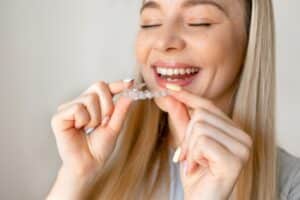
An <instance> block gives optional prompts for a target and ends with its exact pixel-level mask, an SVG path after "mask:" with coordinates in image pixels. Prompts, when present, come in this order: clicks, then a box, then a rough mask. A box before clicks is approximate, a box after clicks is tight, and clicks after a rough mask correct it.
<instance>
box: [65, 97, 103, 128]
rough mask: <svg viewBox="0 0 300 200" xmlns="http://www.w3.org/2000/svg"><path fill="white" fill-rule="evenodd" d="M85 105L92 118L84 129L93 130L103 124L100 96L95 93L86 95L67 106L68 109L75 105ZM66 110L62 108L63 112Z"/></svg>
mask: <svg viewBox="0 0 300 200" xmlns="http://www.w3.org/2000/svg"><path fill="white" fill-rule="evenodd" d="M78 103H79V104H83V105H84V106H85V107H86V109H87V111H88V113H89V116H90V121H89V122H88V123H87V124H86V125H85V127H84V129H88V128H93V127H96V126H98V124H99V123H100V122H101V108H100V103H99V98H98V95H97V94H95V93H89V94H85V95H84V96H80V97H78V98H77V99H75V100H74V101H73V102H72V103H71V104H70V105H68V106H66V107H65V108H68V107H70V106H72V105H74V104H78ZM63 109H64V108H61V110H63Z"/></svg>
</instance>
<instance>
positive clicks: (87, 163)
mask: <svg viewBox="0 0 300 200" xmlns="http://www.w3.org/2000/svg"><path fill="white" fill-rule="evenodd" d="M132 84H133V81H119V82H114V83H110V84H107V83H105V82H103V81H100V82H97V83H95V84H93V85H92V86H91V87H89V88H88V89H87V90H86V91H85V92H83V93H82V94H81V95H80V96H79V97H78V98H76V99H75V100H73V101H70V102H67V103H65V104H62V105H61V106H59V107H58V111H57V113H56V114H55V115H54V116H53V117H52V120H51V127H52V129H53V132H54V134H55V138H56V144H57V147H58V151H59V155H60V157H61V159H62V162H63V168H64V169H67V171H69V172H73V174H74V173H75V174H76V175H80V176H83V175H87V174H91V173H97V172H99V171H101V169H102V168H103V166H104V164H105V163H106V161H107V160H108V158H109V157H110V155H111V153H112V152H113V150H114V148H115V145H116V141H117V138H118V135H119V132H120V130H121V128H122V125H123V122H124V120H125V116H126V113H127V111H128V109H129V106H130V104H131V102H132V100H131V99H130V98H127V97H123V96H121V97H120V98H119V99H118V101H117V102H116V103H114V102H113V96H114V95H115V94H118V93H120V92H122V91H123V90H124V89H126V88H129V87H130V86H131V85H132ZM87 129H90V130H91V129H94V130H93V131H92V133H90V134H86V133H85V132H84V130H87Z"/></svg>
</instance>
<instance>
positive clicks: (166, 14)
mask: <svg viewBox="0 0 300 200" xmlns="http://www.w3.org/2000/svg"><path fill="white" fill-rule="evenodd" d="M244 7H245V6H244V2H243V1H239V0H223V1H221V0H215V1H213V0H209V1H189V0H170V1H166V0H153V1H151V0H148V1H146V2H145V3H144V6H143V9H142V12H141V15H140V24H141V29H140V31H139V33H138V36H137V40H136V58H137V62H138V63H139V64H140V66H141V68H140V71H141V73H142V76H143V78H144V80H145V82H146V83H147V85H148V87H150V88H151V89H152V90H160V89H162V87H165V86H166V85H163V84H162V83H159V82H157V81H156V78H155V73H154V72H153V71H154V70H153V66H155V65H154V64H155V63H157V61H163V62H164V63H167V64H165V66H166V67H170V66H172V64H171V63H187V64H188V65H189V66H197V67H199V68H200V69H201V72H200V73H201V74H200V76H197V77H196V78H195V79H193V81H192V82H191V83H190V84H188V85H184V86H183V87H179V88H178V85H177V86H175V87H177V89H179V91H177V90H176V91H173V92H172V95H170V96H167V97H162V98H157V99H155V102H156V104H157V105H158V107H159V108H160V109H162V110H163V111H165V112H167V113H168V119H169V130H170V134H169V135H170V138H169V140H170V145H171V146H173V147H179V149H180V150H181V153H180V157H179V161H180V169H181V170H180V171H181V181H182V183H183V189H184V196H185V199H188V200H194V199H195V200H196V199H206V200H210V199H211V200H218V199H220V200H221V199H222V200H225V199H228V198H229V197H230V196H231V194H232V190H233V188H234V185H235V183H236V181H237V179H238V176H239V174H240V172H241V170H242V169H243V166H244V165H245V163H247V161H248V159H249V154H250V150H251V147H252V140H251V138H250V137H249V135H248V134H247V133H245V132H244V131H243V130H241V129H240V128H239V126H238V125H237V124H235V123H234V122H233V121H232V119H230V118H229V117H228V116H229V115H230V112H231V110H232V100H233V95H234V93H235V90H236V87H237V77H238V74H239V72H240V70H241V67H242V65H243V60H244V54H245V49H246V40H247V34H246V26H245V23H246V22H245V17H244V16H245V9H244ZM168 65H169V66H168ZM174 66H175V65H174ZM173 68H175V67H173ZM170 82H171V81H170ZM173 88H174V87H173ZM180 150H178V151H179V152H180Z"/></svg>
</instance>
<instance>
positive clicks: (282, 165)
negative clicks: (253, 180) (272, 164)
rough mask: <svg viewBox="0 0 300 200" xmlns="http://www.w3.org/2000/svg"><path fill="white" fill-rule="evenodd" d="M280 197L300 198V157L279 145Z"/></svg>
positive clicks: (288, 199)
mask: <svg viewBox="0 0 300 200" xmlns="http://www.w3.org/2000/svg"><path fill="white" fill-rule="evenodd" d="M278 172H279V180H278V183H279V192H280V199H287V200H296V199H298V200H299V199H300V158H298V157H296V156H294V155H292V154H290V153H289V152H287V151H286V150H284V149H283V148H281V147H278Z"/></svg>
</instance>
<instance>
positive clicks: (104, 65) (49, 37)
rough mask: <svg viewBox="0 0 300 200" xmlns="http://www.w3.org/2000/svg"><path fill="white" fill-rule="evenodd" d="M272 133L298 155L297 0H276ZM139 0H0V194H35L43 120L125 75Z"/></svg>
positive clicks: (47, 146) (51, 143)
mask: <svg viewBox="0 0 300 200" xmlns="http://www.w3.org/2000/svg"><path fill="white" fill-rule="evenodd" d="M274 3H275V11H276V20H277V21H276V23H277V27H276V28H277V39H278V41H277V56H278V57H277V61H278V68H277V77H278V94H277V97H278V105H277V108H278V116H277V119H278V123H277V127H278V133H279V135H278V139H279V143H280V145H281V146H283V147H285V148H286V149H287V150H288V151H290V152H291V153H293V154H294V155H298V156H300V148H299V146H300V132H299V130H298V126H297V124H298V125H299V122H300V121H299V113H300V104H299V102H300V86H299V85H300V79H298V76H299V74H300V66H299V60H298V58H299V55H298V57H297V54H299V52H300V39H299V35H300V27H299V19H300V14H299V11H298V10H299V8H300V7H299V6H300V1H299V0H285V1H280V0H276V1H274ZM139 5H140V0H130V1H124V0H123V1H121V0H107V1H103V0H101V1H99V0H97V1H96V0H87V1H79V0H63V1H62V0H43V1H40V0H27V1H24V0H0V25H1V26H0V66H1V73H0V91H1V93H0V95H1V96H0V97H1V104H0V131H1V132H0V133H1V134H0V146H1V149H0V156H1V159H0V166H1V170H0V198H1V199H6V200H8V199H30V200H34V199H43V198H44V197H45V195H46V194H47V192H48V191H49V189H50V187H51V185H52V184H53V181H54V179H55V176H56V172H57V170H58V168H59V165H60V159H59V157H58V153H57V150H56V144H55V140H54V137H53V135H52V132H51V128H50V119H51V116H52V115H53V114H54V112H55V110H56V107H57V106H58V105H59V104H61V103H63V102H65V101H69V100H71V99H73V98H74V97H76V96H77V95H78V94H79V93H81V92H82V91H83V90H84V89H85V88H87V87H88V86H89V85H90V84H91V83H94V82H95V81H97V80H106V81H114V80H118V79H123V78H126V77H130V76H131V74H132V67H133V64H134V49H133V47H134V37H135V32H136V29H137V27H138V21H137V17H138V7H139Z"/></svg>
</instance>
